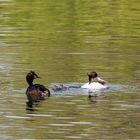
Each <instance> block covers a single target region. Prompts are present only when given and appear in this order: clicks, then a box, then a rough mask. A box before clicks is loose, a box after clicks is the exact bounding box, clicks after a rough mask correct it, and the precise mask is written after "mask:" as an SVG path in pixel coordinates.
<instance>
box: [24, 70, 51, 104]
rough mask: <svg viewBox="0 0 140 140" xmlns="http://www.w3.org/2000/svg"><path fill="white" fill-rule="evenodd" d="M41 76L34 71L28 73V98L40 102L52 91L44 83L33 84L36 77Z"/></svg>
mask: <svg viewBox="0 0 140 140" xmlns="http://www.w3.org/2000/svg"><path fill="white" fill-rule="evenodd" d="M37 78H40V77H39V76H38V75H37V74H36V73H35V72H34V71H30V72H29V73H28V74H27V75H26V81H27V83H28V85H29V86H28V88H27V90H26V95H27V98H28V100H29V101H30V102H38V101H40V100H44V99H46V98H48V97H49V96H50V91H49V89H47V88H46V87H45V86H44V85H41V84H33V81H34V79H37Z"/></svg>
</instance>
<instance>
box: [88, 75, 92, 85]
mask: <svg viewBox="0 0 140 140" xmlns="http://www.w3.org/2000/svg"><path fill="white" fill-rule="evenodd" d="M91 79H92V77H91V76H88V81H89V84H90V83H91Z"/></svg>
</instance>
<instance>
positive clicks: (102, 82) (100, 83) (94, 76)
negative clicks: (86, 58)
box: [81, 71, 108, 90]
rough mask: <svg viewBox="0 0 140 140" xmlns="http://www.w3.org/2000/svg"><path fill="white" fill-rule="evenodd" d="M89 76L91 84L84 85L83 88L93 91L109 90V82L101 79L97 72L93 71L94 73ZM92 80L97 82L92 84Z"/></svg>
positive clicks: (88, 74)
mask: <svg viewBox="0 0 140 140" xmlns="http://www.w3.org/2000/svg"><path fill="white" fill-rule="evenodd" d="M87 76H88V80H89V82H88V83H85V84H84V85H82V86H81V88H85V89H93V90H102V89H107V88H108V85H107V82H106V81H105V80H103V79H101V78H100V77H99V76H98V74H97V72H95V71H93V72H90V73H87ZM92 79H96V80H97V82H92Z"/></svg>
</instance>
